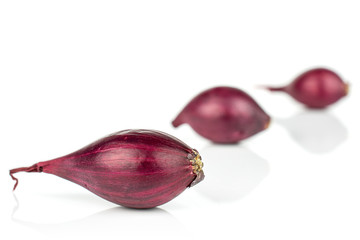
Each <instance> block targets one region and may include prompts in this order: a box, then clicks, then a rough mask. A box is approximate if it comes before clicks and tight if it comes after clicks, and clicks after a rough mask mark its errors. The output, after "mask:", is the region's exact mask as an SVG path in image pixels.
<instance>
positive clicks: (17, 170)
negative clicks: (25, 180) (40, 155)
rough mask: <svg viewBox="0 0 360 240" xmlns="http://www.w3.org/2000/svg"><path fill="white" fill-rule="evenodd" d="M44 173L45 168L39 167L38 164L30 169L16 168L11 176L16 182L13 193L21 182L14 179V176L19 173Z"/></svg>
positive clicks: (12, 170) (11, 172)
mask: <svg viewBox="0 0 360 240" xmlns="http://www.w3.org/2000/svg"><path fill="white" fill-rule="evenodd" d="M42 171H43V167H42V166H39V165H38V164H34V165H32V166H30V167H21V168H14V169H11V170H10V176H11V178H12V179H13V180H14V181H15V185H14V189H13V191H14V190H15V189H16V187H17V185H18V183H19V180H18V179H17V178H16V177H14V175H13V174H15V173H18V172H42Z"/></svg>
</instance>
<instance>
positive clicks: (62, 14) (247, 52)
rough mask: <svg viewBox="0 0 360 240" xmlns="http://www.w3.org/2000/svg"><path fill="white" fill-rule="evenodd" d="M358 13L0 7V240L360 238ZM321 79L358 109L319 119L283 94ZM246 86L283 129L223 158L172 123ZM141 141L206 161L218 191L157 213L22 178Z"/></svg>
mask: <svg viewBox="0 0 360 240" xmlns="http://www.w3.org/2000/svg"><path fill="white" fill-rule="evenodd" d="M359 12H360V3H359V1H357V0H354V1H346V0H342V1H329V0H327V1H319V0H311V1H310V0H309V1H308V0H303V1H278V0H272V1H265V0H264V1H260V0H258V1H209V0H207V1H196V0H191V1H187V0H183V1H169V0H166V1H157V0H146V1H137V0H131V1H89V0H86V1H77V0H62V1H47V0H46V1H45V0H44V1H38V0H33V1H7V0H2V1H1V2H0V81H1V82H0V83H1V85H0V107H1V110H0V111H1V117H0V123H1V124H0V146H1V165H0V168H1V174H0V178H1V179H0V184H1V189H0V190H1V198H0V201H1V204H0V206H1V214H0V224H1V225H0V226H1V235H7V236H8V237H7V238H3V237H1V238H2V239H10V238H11V239H79V238H82V239H99V238H102V239H140V238H143V237H145V238H146V239H165V238H166V239H209V238H216V239H259V240H260V239H261V240H263V239H276V240H282V239H284V240H285V239H286V240H289V239H316V240H318V239H327V240H331V239H347V240H352V239H359V238H360V158H359V142H360V137H359V135H360V131H359V130H360V125H359V122H360V119H359V101H360V99H359V98H360V97H359V90H360V89H359V80H360V70H359V66H360V65H359V64H360V31H359V29H360V14H359ZM317 66H323V67H329V68H331V69H334V70H336V71H337V72H338V73H339V74H340V75H341V76H342V77H343V78H344V79H345V80H346V81H348V82H350V84H351V88H350V94H349V96H348V97H347V98H345V99H343V100H341V101H340V102H338V103H337V104H335V105H333V106H332V107H330V108H328V109H327V110H325V111H310V110H307V109H305V108H304V107H302V106H301V105H300V104H297V103H296V102H295V101H294V100H293V99H291V98H290V97H288V96H286V95H285V94H281V93H278V94H275V93H274V94H271V93H268V92H265V91H263V90H260V89H257V88H256V86H257V85H261V84H273V85H282V84H286V83H288V82H290V81H291V80H292V79H293V78H294V77H296V76H297V75H298V74H299V73H301V72H302V71H304V70H307V69H309V68H312V67H317ZM218 85H227V86H234V87H238V88H241V89H243V90H245V91H246V92H248V93H249V94H250V95H251V96H253V97H254V98H255V99H256V101H258V102H259V104H260V105H261V106H262V107H263V108H264V110H265V111H266V112H268V113H269V115H271V116H272V118H273V121H272V125H271V126H270V128H269V129H268V130H266V131H264V132H262V133H260V134H258V135H256V136H254V137H253V138H250V139H248V140H246V141H243V142H242V143H241V144H238V145H230V146H226V145H214V144H212V143H210V142H209V141H207V140H206V139H203V138H201V137H199V136H198V135H197V134H196V133H195V132H194V131H192V129H191V128H190V127H189V126H187V125H184V126H181V127H180V128H178V129H174V128H172V126H171V124H170V123H171V121H172V120H173V119H174V118H175V116H176V115H177V113H178V112H179V111H180V110H181V109H182V108H183V107H184V105H185V104H186V103H187V102H188V101H190V100H191V98H193V97H194V96H195V95H197V94H198V93H199V92H201V91H203V90H205V89H208V88H210V87H213V86H218ZM127 128H150V129H158V130H162V131H165V132H168V133H170V134H172V135H174V136H176V137H178V138H180V139H182V140H183V141H185V142H186V143H187V144H189V145H190V146H192V147H194V148H196V149H198V150H199V151H200V153H201V155H202V157H203V160H204V163H205V167H204V171H205V174H206V178H205V180H204V181H203V182H202V183H200V184H199V185H197V186H195V187H194V188H191V189H187V190H186V191H185V192H184V193H182V194H181V195H180V196H179V197H177V198H176V199H174V200H173V201H171V202H169V203H167V204H165V205H163V206H160V207H158V208H155V209H151V210H132V209H126V208H122V207H117V206H116V205H114V204H112V203H110V202H107V201H105V200H103V199H101V198H99V197H97V196H95V195H94V194H92V193H90V192H88V191H87V190H85V189H83V188H81V187H80V186H77V185H75V184H73V183H71V182H68V181H66V180H63V179H61V178H58V177H55V176H51V175H47V174H36V173H32V174H30V173H19V174H17V177H18V178H19V186H18V189H17V190H16V191H15V192H14V194H13V193H12V187H13V184H14V182H13V181H12V180H11V178H10V176H9V175H8V171H9V169H11V168H15V167H23V166H29V165H31V164H33V163H36V162H39V161H44V160H48V159H52V158H55V157H59V156H62V155H65V154H67V153H70V152H72V151H74V150H77V149H78V148H80V147H82V146H84V145H86V144H88V143H90V142H92V141H94V140H96V139H98V138H101V137H103V136H104V135H107V134H109V133H112V132H115V131H118V130H122V129H127Z"/></svg>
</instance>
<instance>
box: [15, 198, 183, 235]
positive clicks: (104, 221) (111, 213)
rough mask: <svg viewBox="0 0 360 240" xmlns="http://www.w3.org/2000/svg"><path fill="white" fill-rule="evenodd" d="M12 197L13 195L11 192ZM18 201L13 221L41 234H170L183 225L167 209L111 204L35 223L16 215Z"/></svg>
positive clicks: (179, 229)
mask: <svg viewBox="0 0 360 240" xmlns="http://www.w3.org/2000/svg"><path fill="white" fill-rule="evenodd" d="M14 197H15V200H16V201H17V199H16V196H15V195H14ZM18 209H19V202H18V201H17V206H16V207H15V208H14V211H13V214H12V221H14V222H16V223H17V224H20V225H23V226H26V227H30V228H32V229H34V230H36V231H38V232H40V233H42V234H44V235H49V236H56V237H60V238H65V237H69V236H70V235H71V236H78V237H80V238H82V237H85V236H90V235H91V236H92V237H102V238H104V237H106V236H119V238H124V237H125V239H126V236H132V237H134V236H147V235H148V234H150V235H155V234H156V235H165V236H167V235H169V234H170V233H171V232H178V231H181V229H183V228H184V226H182V224H181V223H180V222H179V221H178V220H177V219H176V218H175V217H174V216H172V215H171V214H170V213H168V212H167V211H165V210H164V209H161V208H158V207H157V208H152V209H130V208H125V207H114V208H109V209H106V210H104V211H101V212H98V213H95V214H92V215H90V216H87V217H84V218H81V219H77V220H73V221H67V222H62V223H49V224H47V223H35V222H31V221H23V220H20V219H17V218H16V212H17V211H18Z"/></svg>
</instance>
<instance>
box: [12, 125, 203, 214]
mask: <svg viewBox="0 0 360 240" xmlns="http://www.w3.org/2000/svg"><path fill="white" fill-rule="evenodd" d="M195 157H196V152H194V150H193V149H191V148H190V147H189V146H187V145H186V144H185V143H183V142H181V141H180V140H178V139H176V138H174V137H172V136H170V135H168V134H165V133H162V132H159V131H153V130H124V131H120V132H117V133H114V134H112V135H110V136H107V137H105V138H102V139H100V140H98V141H96V142H94V143H92V144H90V145H88V146H86V147H84V148H82V149H80V150H78V151H76V152H74V153H71V154H69V155H66V156H64V157H61V158H57V159H54V160H50V161H45V162H39V163H37V164H35V165H33V166H31V167H29V168H19V169H17V170H16V169H15V170H12V172H11V173H12V174H13V173H16V172H19V171H26V172H45V173H50V174H54V175H56V176H59V177H62V178H65V179H67V180H69V181H72V182H74V183H77V184H79V185H81V186H83V187H84V188H86V189H88V190H89V191H91V192H93V193H95V194H96V195H98V196H100V197H102V198H104V199H107V200H109V201H111V202H114V203H116V204H120V205H122V206H126V207H131V208H152V207H156V206H158V205H161V204H164V203H166V202H168V201H170V200H171V199H173V198H174V197H176V196H177V195H179V194H180V193H181V192H182V191H184V190H185V188H186V187H189V186H190V185H194V184H192V183H193V182H195V183H197V182H199V181H201V180H202V178H203V172H202V171H201V172H199V173H198V174H196V173H194V171H193V165H192V163H191V162H190V160H192V159H194V158H195ZM197 175H198V178H197ZM13 178H14V177H13ZM195 179H196V180H195ZM15 187H16V185H15Z"/></svg>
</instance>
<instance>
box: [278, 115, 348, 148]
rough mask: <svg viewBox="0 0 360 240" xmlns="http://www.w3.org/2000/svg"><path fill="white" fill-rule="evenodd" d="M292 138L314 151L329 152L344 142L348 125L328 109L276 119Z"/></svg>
mask: <svg viewBox="0 0 360 240" xmlns="http://www.w3.org/2000/svg"><path fill="white" fill-rule="evenodd" d="M275 121H276V122H277V123H279V124H280V125H282V126H283V127H285V128H286V129H287V130H288V131H289V133H290V135H291V136H292V138H293V139H294V140H295V141H296V142H297V143H298V144H299V145H301V146H302V147H303V148H304V149H306V150H307V151H309V152H312V153H318V154H321V153H327V152H330V151H332V150H334V149H335V148H336V147H337V146H339V145H340V144H341V143H343V142H344V141H345V140H346V138H347V135H348V131H347V129H346V127H345V126H344V125H343V124H342V123H341V122H340V120H339V119H337V118H336V117H335V116H333V115H331V114H330V113H328V112H326V111H315V110H307V111H303V112H300V113H298V114H297V115H295V116H293V117H291V118H287V119H275Z"/></svg>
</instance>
